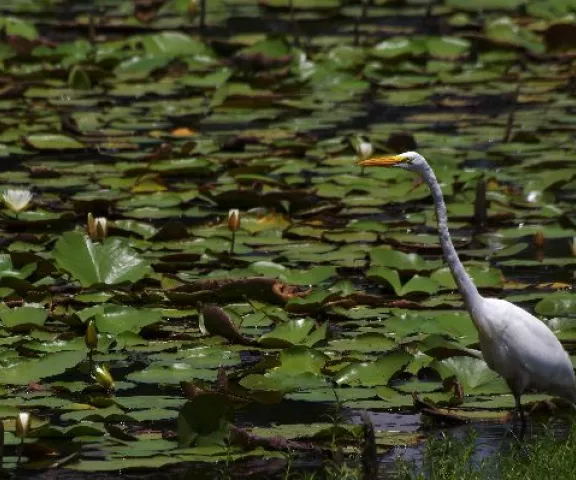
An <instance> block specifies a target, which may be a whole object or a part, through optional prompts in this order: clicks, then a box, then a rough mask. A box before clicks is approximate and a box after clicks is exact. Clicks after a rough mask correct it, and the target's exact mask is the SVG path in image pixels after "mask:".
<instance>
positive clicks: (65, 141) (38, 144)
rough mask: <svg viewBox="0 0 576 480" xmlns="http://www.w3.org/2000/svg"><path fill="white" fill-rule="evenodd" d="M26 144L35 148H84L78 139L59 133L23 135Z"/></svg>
mask: <svg viewBox="0 0 576 480" xmlns="http://www.w3.org/2000/svg"><path fill="white" fill-rule="evenodd" d="M24 141H25V142H26V144H27V145H30V146H31V147H33V148H35V149H37V150H80V149H83V148H85V147H84V145H83V144H82V143H80V142H79V141H78V140H76V139H74V138H72V137H67V136H66V135H61V134H56V133H54V134H50V133H46V134H40V133H39V134H34V135H28V136H26V137H24Z"/></svg>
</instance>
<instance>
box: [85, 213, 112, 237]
mask: <svg viewBox="0 0 576 480" xmlns="http://www.w3.org/2000/svg"><path fill="white" fill-rule="evenodd" d="M87 224H88V228H87V230H88V235H89V236H90V238H91V239H92V240H104V239H105V238H106V236H107V235H108V219H107V218H106V217H96V218H94V215H92V213H89V214H88V221H87Z"/></svg>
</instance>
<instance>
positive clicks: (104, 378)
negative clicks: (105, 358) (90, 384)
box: [92, 365, 116, 390]
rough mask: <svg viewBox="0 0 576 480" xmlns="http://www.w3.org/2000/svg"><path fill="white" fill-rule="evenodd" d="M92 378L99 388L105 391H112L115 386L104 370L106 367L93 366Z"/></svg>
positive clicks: (107, 372)
mask: <svg viewBox="0 0 576 480" xmlns="http://www.w3.org/2000/svg"><path fill="white" fill-rule="evenodd" d="M92 377H93V378H94V380H96V382H98V384H99V385H100V386H101V387H104V388H105V389H106V390H114V388H116V385H115V384H114V378H112V375H111V374H110V372H109V371H108V369H107V368H106V365H95V366H94V370H93V372H92Z"/></svg>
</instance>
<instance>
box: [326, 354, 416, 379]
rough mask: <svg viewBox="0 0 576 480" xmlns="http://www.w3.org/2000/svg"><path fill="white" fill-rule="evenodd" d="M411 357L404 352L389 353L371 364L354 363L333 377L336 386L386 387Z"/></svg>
mask: <svg viewBox="0 0 576 480" xmlns="http://www.w3.org/2000/svg"><path fill="white" fill-rule="evenodd" d="M411 358H412V356H411V355H410V354H408V353H405V352H400V351H396V352H391V353H388V354H387V355H385V356H383V357H380V358H379V359H378V360H375V361H372V362H354V363H351V364H350V365H348V366H346V367H344V368H343V369H341V370H340V371H339V372H338V373H337V374H336V377H335V381H336V383H337V384H338V385H350V386H363V387H372V386H377V385H386V384H387V383H388V381H389V380H390V379H391V378H392V376H394V375H395V374H396V373H398V372H399V371H400V370H401V369H402V367H404V366H405V365H406V364H408V362H409V361H410V359H411Z"/></svg>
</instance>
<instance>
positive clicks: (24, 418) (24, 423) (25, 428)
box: [16, 412, 30, 438]
mask: <svg viewBox="0 0 576 480" xmlns="http://www.w3.org/2000/svg"><path fill="white" fill-rule="evenodd" d="M29 430H30V414H29V413H28V412H20V413H19V414H18V416H17V417H16V436H17V437H18V438H26V437H27V436H28V432H29Z"/></svg>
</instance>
